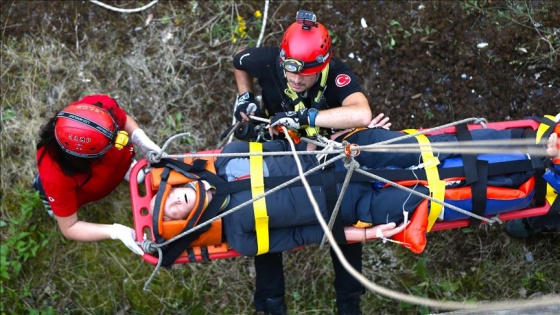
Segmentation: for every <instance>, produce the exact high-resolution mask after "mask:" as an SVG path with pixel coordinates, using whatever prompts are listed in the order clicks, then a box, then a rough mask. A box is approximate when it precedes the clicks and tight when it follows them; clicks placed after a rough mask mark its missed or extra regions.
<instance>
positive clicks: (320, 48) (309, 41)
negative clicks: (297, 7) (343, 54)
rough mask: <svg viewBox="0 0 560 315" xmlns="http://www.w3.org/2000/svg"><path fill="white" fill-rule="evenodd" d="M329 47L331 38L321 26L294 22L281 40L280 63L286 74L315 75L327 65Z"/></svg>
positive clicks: (329, 56) (319, 24)
mask: <svg viewBox="0 0 560 315" xmlns="http://www.w3.org/2000/svg"><path fill="white" fill-rule="evenodd" d="M331 46H332V41H331V36H330V35H329V31H328V30H327V28H326V27H325V26H323V24H321V23H317V22H309V21H306V23H301V22H295V23H293V24H292V25H290V27H288V29H287V30H286V32H285V33H284V38H282V44H281V45H280V48H281V51H280V62H281V64H282V67H283V68H284V70H285V71H287V72H292V73H300V74H303V75H310V74H315V73H318V72H321V71H322V70H323V69H324V68H325V67H326V66H327V65H328V64H329V61H330V60H331Z"/></svg>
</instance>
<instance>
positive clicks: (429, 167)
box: [403, 129, 445, 232]
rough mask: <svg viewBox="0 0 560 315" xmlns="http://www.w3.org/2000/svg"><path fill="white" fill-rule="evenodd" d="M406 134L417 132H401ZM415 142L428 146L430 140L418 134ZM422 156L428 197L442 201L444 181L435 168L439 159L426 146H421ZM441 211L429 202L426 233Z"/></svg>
mask: <svg viewBox="0 0 560 315" xmlns="http://www.w3.org/2000/svg"><path fill="white" fill-rule="evenodd" d="M403 131H404V132H406V133H408V134H414V133H417V132H418V130H415V129H407V130H403ZM415 138H416V140H417V141H418V143H419V144H421V145H426V144H427V145H429V144H430V139H428V137H426V136H425V135H423V134H419V135H417V136H415ZM421 154H422V162H423V163H424V166H425V167H424V170H425V172H426V177H427V178H428V189H429V190H430V196H431V197H432V198H434V199H436V200H439V201H442V202H443V201H444V198H445V181H444V180H441V179H440V177H439V172H438V168H437V166H438V165H439V159H438V158H437V157H435V156H434V153H433V151H432V149H431V147H428V148H426V146H422V148H421ZM442 209H443V205H442V204H440V203H437V202H430V214H429V215H428V227H427V231H428V232H429V231H430V230H431V229H432V227H433V226H434V224H435V223H436V220H437V219H438V217H439V215H440V213H441V211H442Z"/></svg>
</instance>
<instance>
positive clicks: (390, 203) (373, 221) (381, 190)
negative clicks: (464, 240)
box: [165, 128, 560, 256]
mask: <svg viewBox="0 0 560 315" xmlns="http://www.w3.org/2000/svg"><path fill="white" fill-rule="evenodd" d="M401 136H403V133H402V132H398V131H388V130H384V129H377V128H373V129H360V130H354V131H352V132H349V133H346V134H344V135H341V136H340V137H338V140H341V139H345V140H346V141H348V142H349V143H356V144H359V145H366V144H373V143H377V142H381V141H385V140H389V139H394V138H397V137H401ZM471 136H472V140H473V141H481V140H499V139H501V140H506V139H516V138H523V137H525V136H524V133H523V130H522V129H506V130H495V129H478V130H472V131H471ZM428 138H429V139H430V142H431V143H435V142H454V141H457V137H456V136H455V135H454V134H440V135H433V136H429V137H428ZM395 143H399V144H400V143H416V139H414V138H407V139H403V140H399V141H397V142H395ZM557 144H558V140H557V136H556V135H555V134H554V133H553V134H552V135H551V136H550V138H549V141H548V146H549V147H551V146H552V147H554V146H556V145H557ZM502 147H503V148H506V147H507V145H503V146H502ZM494 148H496V149H498V147H497V146H495V147H494ZM288 150H290V148H289V145H288V143H287V142H286V141H283V140H277V141H270V142H266V143H264V144H263V151H288ZM240 152H249V144H248V143H246V142H232V143H230V144H228V145H227V146H226V147H225V148H224V149H223V150H222V153H240ZM506 155H508V154H500V157H501V158H504V157H505V156H506ZM519 156H522V157H523V158H524V159H526V158H527V157H526V154H517V155H516V154H513V155H512V156H511V159H517V158H519ZM438 157H439V160H440V161H441V164H442V166H444V165H445V162H446V160H452V159H460V158H461V156H460V155H458V154H453V153H440V154H439V156H438ZM484 158H488V159H492V158H493V157H492V156H490V157H487V156H483V155H480V156H479V159H484ZM533 158H534V159H538V158H539V157H533ZM299 159H300V162H301V164H302V167H303V170H304V171H306V170H309V169H311V168H313V167H315V166H317V165H318V162H317V159H316V158H315V156H311V155H300V156H299ZM355 159H356V161H357V162H358V163H359V164H360V166H361V168H362V169H371V170H375V169H382V168H391V169H392V168H400V169H406V168H410V167H411V166H416V165H418V164H420V163H421V162H422V158H421V154H420V153H394V152H392V153H379V152H361V154H360V155H359V156H357V157H355ZM249 164H250V163H249V158H246V157H241V158H240V157H233V158H232V157H219V158H218V159H217V160H216V162H215V166H216V170H217V173H218V175H219V176H220V177H222V178H223V179H225V180H227V181H228V182H234V181H237V180H243V179H246V178H249V177H251V176H252V175H251V172H250V165H249ZM337 171H346V168H345V166H344V165H343V162H342V161H341V160H339V161H337V162H335V163H334V166H333V167H330V168H327V169H324V170H322V171H320V172H318V174H317V175H315V174H311V175H310V176H315V177H316V179H315V180H314V181H311V182H310V185H311V189H312V192H313V196H314V197H315V199H316V201H317V203H318V205H319V208H320V211H321V213H322V215H323V217H324V218H327V220H328V217H329V215H328V211H327V204H328V202H327V199H332V197H333V196H332V192H333V191H334V194H335V195H338V194H339V193H340V190H341V188H342V184H341V182H336V181H335V180H334V177H332V174H334V173H335V172H337ZM419 172H421V171H419ZM263 173H264V177H265V178H267V177H276V176H286V177H295V176H297V175H298V174H299V173H298V170H297V167H296V163H295V161H294V158H293V156H292V155H282V156H265V157H264V167H263ZM533 173H534V172H533V171H532V170H528V171H522V172H519V171H516V170H513V171H512V173H508V174H500V175H496V176H490V177H489V179H488V183H489V185H492V186H499V187H505V188H512V189H515V188H517V187H519V186H520V185H522V184H523V183H525V182H526V181H527V180H528V179H530V178H531V177H532V176H533ZM308 179H309V177H308ZM556 180H557V181H559V182H560V180H558V177H556ZM556 184H558V183H556ZM447 185H448V186H446V189H449V188H452V187H460V186H468V185H467V184H466V183H465V180H464V179H457V180H454V181H450V182H448V183H447ZM384 186H385V185H383V183H376V182H374V183H372V182H371V181H361V182H351V183H350V184H349V185H348V187H347V190H346V192H345V194H344V198H343V200H342V203H341V205H340V211H339V218H337V220H340V223H341V224H342V226H344V233H343V234H344V236H345V237H346V239H345V240H346V241H364V240H367V239H372V238H376V237H393V236H395V235H397V234H399V233H401V232H402V230H403V229H404V228H405V225H403V224H402V223H403V222H404V221H405V215H406V214H405V212H407V213H408V215H409V216H410V215H413V213H414V211H415V210H416V209H417V208H418V207H419V205H420V204H421V203H422V202H423V201H424V198H423V197H421V196H417V195H415V194H410V193H409V192H406V191H404V190H401V189H399V188H396V187H392V186H389V187H384ZM206 188H207V190H208V192H207V195H208V196H209V197H210V198H211V196H212V193H211V191H212V189H211V188H210V187H209V185H206ZM208 188H210V189H208ZM270 188H272V187H270ZM410 188H411V189H413V190H415V191H417V192H419V193H421V194H423V195H429V193H430V192H429V188H428V187H426V186H425V184H422V183H416V184H414V185H413V186H411V187H410ZM267 189H268V187H267ZM333 189H334V190H333ZM194 196H196V194H195V193H194V190H193V188H192V187H188V186H187V187H178V188H174V189H173V192H172V194H171V195H170V197H169V198H168V199H167V200H166V204H165V211H169V213H167V214H166V216H167V218H169V219H176V218H181V217H185V215H186V214H187V212H188V211H190V210H189V207H190V208H191V209H192V206H190V203H192V202H193V198H195V197H194ZM530 196H532V195H530ZM530 196H529V197H530ZM327 197H329V198H327ZM334 197H335V201H336V197H337V196H334ZM250 199H252V194H251V191H250V189H248V190H246V191H241V192H236V193H233V194H231V195H230V199H229V204H228V205H227V207H226V208H225V209H224V210H229V209H232V208H233V207H235V206H237V205H239V204H241V203H244V202H246V201H248V200H250ZM530 199H531V198H527V200H520V202H519V203H518V204H517V205H513V206H512V205H511V204H509V205H508V207H502V206H500V205H498V208H499V209H497V210H496V209H494V210H496V211H498V212H500V211H510V210H516V209H523V208H526V207H528V206H529V203H530ZM331 204H332V203H331ZM179 210H180V211H179ZM266 214H267V216H268V231H269V235H268V245H269V251H270V252H280V251H285V250H290V249H293V248H296V247H299V246H301V245H308V244H313V243H320V242H321V241H322V238H323V230H322V228H321V227H320V225H319V224H318V222H317V219H316V217H315V213H314V210H313V207H312V204H311V202H310V200H309V199H308V197H307V193H306V191H305V189H304V188H303V187H302V186H301V185H295V186H290V187H289V188H284V189H281V190H279V191H277V192H275V193H273V194H271V195H269V196H267V197H266ZM486 214H488V213H486ZM490 214H492V213H490ZM223 226H224V232H225V235H226V239H227V241H228V243H229V245H230V246H231V247H232V248H233V249H235V250H236V251H238V252H239V253H241V254H242V255H246V256H253V255H255V254H256V253H257V249H258V244H257V235H256V231H255V219H254V211H253V207H252V206H251V205H249V206H246V207H243V208H241V209H239V210H238V211H236V212H233V213H231V214H229V215H227V216H225V217H224V218H223ZM341 241H343V240H341Z"/></svg>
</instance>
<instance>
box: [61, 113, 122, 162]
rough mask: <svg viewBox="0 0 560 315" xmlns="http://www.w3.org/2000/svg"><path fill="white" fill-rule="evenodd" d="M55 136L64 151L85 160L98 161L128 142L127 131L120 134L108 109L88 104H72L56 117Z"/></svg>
mask: <svg viewBox="0 0 560 315" xmlns="http://www.w3.org/2000/svg"><path fill="white" fill-rule="evenodd" d="M54 129H55V130H54V134H55V137H56V141H57V142H58V144H59V145H60V147H61V148H62V150H63V151H64V152H66V153H68V154H70V155H73V156H77V157H82V158H96V157H100V156H102V155H103V154H105V152H107V151H108V150H109V149H110V148H111V147H112V146H113V145H115V146H116V147H117V148H119V149H120V148H122V147H124V146H125V145H126V144H127V143H128V135H127V133H126V132H125V131H119V127H118V125H117V124H116V123H115V120H114V119H113V117H112V116H111V114H109V112H107V111H106V110H105V109H103V108H101V107H98V106H95V105H89V104H73V105H70V106H68V107H66V108H64V109H63V110H62V111H60V112H59V113H58V115H57V119H56V122H55V128H54Z"/></svg>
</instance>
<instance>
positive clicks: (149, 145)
mask: <svg viewBox="0 0 560 315" xmlns="http://www.w3.org/2000/svg"><path fill="white" fill-rule="evenodd" d="M130 140H132V143H134V145H135V146H137V147H138V148H140V150H142V153H144V154H147V153H148V152H150V151H156V152H158V153H159V152H160V151H161V148H160V147H159V146H158V145H157V144H155V143H154V142H153V141H152V140H150V138H148V136H146V134H145V133H144V130H142V129H140V128H138V129H136V130H134V132H132V137H131V138H130Z"/></svg>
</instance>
